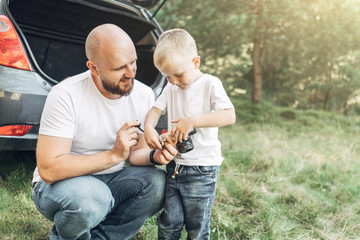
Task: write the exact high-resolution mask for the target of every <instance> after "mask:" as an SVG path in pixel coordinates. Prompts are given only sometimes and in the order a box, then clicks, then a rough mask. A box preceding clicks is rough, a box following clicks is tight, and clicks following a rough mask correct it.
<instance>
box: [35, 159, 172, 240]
mask: <svg viewBox="0 0 360 240" xmlns="http://www.w3.org/2000/svg"><path fill="white" fill-rule="evenodd" d="M165 176H166V174H165V171H164V170H162V169H160V168H156V167H134V166H131V167H125V168H123V169H122V170H120V171H118V172H116V173H112V174H106V175H88V176H81V177H75V178H70V179H66V180H62V181H59V182H56V183H54V184H50V185H49V184H46V183H45V182H44V181H40V182H38V183H37V184H35V186H34V187H33V200H34V202H35V205H36V207H37V208H38V210H39V211H40V212H41V213H42V215H44V216H45V217H46V218H47V219H49V220H51V221H53V222H54V226H53V228H52V230H51V232H50V239H107V240H114V239H116V240H117V239H119V240H120V239H121V240H122V239H128V238H131V237H132V236H134V235H135V234H136V233H137V232H138V231H139V230H140V228H141V226H142V225H143V224H144V223H145V221H146V220H147V219H148V218H150V217H152V216H153V215H155V214H156V213H157V212H158V211H160V210H161V209H162V207H163V203H164V191H165Z"/></svg>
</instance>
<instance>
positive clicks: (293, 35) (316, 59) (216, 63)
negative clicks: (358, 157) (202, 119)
mask: <svg viewBox="0 0 360 240" xmlns="http://www.w3.org/2000/svg"><path fill="white" fill-rule="evenodd" d="M359 13H360V1H358V0H294V1H289V0H256V1H253V0H223V1H218V0H199V1H182V0H168V1H166V3H165V5H164V6H163V8H162V10H161V11H159V12H158V14H157V15H156V17H157V19H158V20H159V23H160V25H161V26H162V27H163V28H164V30H167V29H170V28H175V27H178V28H184V29H186V30H187V31H189V33H190V34H192V35H193V37H194V38H195V40H196V42H197V45H198V50H199V55H200V56H201V60H202V70H203V71H204V72H208V73H211V74H214V75H216V76H219V78H220V79H221V80H222V81H223V83H224V85H225V86H226V89H227V90H228V92H229V93H230V95H231V96H234V97H236V98H237V99H249V100H250V101H252V102H253V103H260V102H262V101H269V102H271V103H273V104H275V105H277V106H287V107H294V108H297V109H321V110H324V111H337V112H341V113H343V114H345V115H347V114H360V107H359V101H360V68H359V66H360V18H359Z"/></svg>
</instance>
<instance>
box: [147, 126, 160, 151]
mask: <svg viewBox="0 0 360 240" xmlns="http://www.w3.org/2000/svg"><path fill="white" fill-rule="evenodd" d="M144 137H145V141H146V143H147V145H148V146H149V147H150V148H151V149H162V145H161V142H160V140H159V134H158V133H157V131H156V130H155V128H153V127H145V129H144Z"/></svg>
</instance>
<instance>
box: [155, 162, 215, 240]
mask: <svg viewBox="0 0 360 240" xmlns="http://www.w3.org/2000/svg"><path fill="white" fill-rule="evenodd" d="M174 169H175V163H174V161H172V162H170V163H169V164H168V165H167V166H166V170H167V172H168V176H167V184H166V193H165V195H166V197H165V198H166V199H165V205H164V211H163V212H162V213H161V214H160V216H159V217H158V219H157V220H158V227H159V231H158V236H159V239H171V240H173V239H179V238H180V236H181V231H182V229H183V227H184V226H185V229H186V230H187V233H188V237H187V239H210V216H211V207H212V203H213V201H214V198H215V188H216V182H217V179H218V176H219V169H220V167H219V166H180V168H179V170H178V174H176V175H174ZM173 176H174V177H175V178H173Z"/></svg>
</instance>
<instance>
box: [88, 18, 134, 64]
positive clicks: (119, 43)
mask: <svg viewBox="0 0 360 240" xmlns="http://www.w3.org/2000/svg"><path fill="white" fill-rule="evenodd" d="M129 46H134V45H133V42H132V40H131V38H130V37H129V35H128V34H127V33H126V32H125V31H124V30H122V29H121V28H120V27H118V26H116V25H114V24H103V25H100V26H97V27H96V28H94V29H93V30H92V31H91V32H90V33H89V35H88V37H87V38H86V42H85V51H86V57H87V58H88V60H92V61H94V62H97V63H98V64H100V63H101V61H102V58H103V56H104V55H106V54H108V53H113V52H114V51H115V49H116V50H119V48H120V49H121V48H127V47H129Z"/></svg>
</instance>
